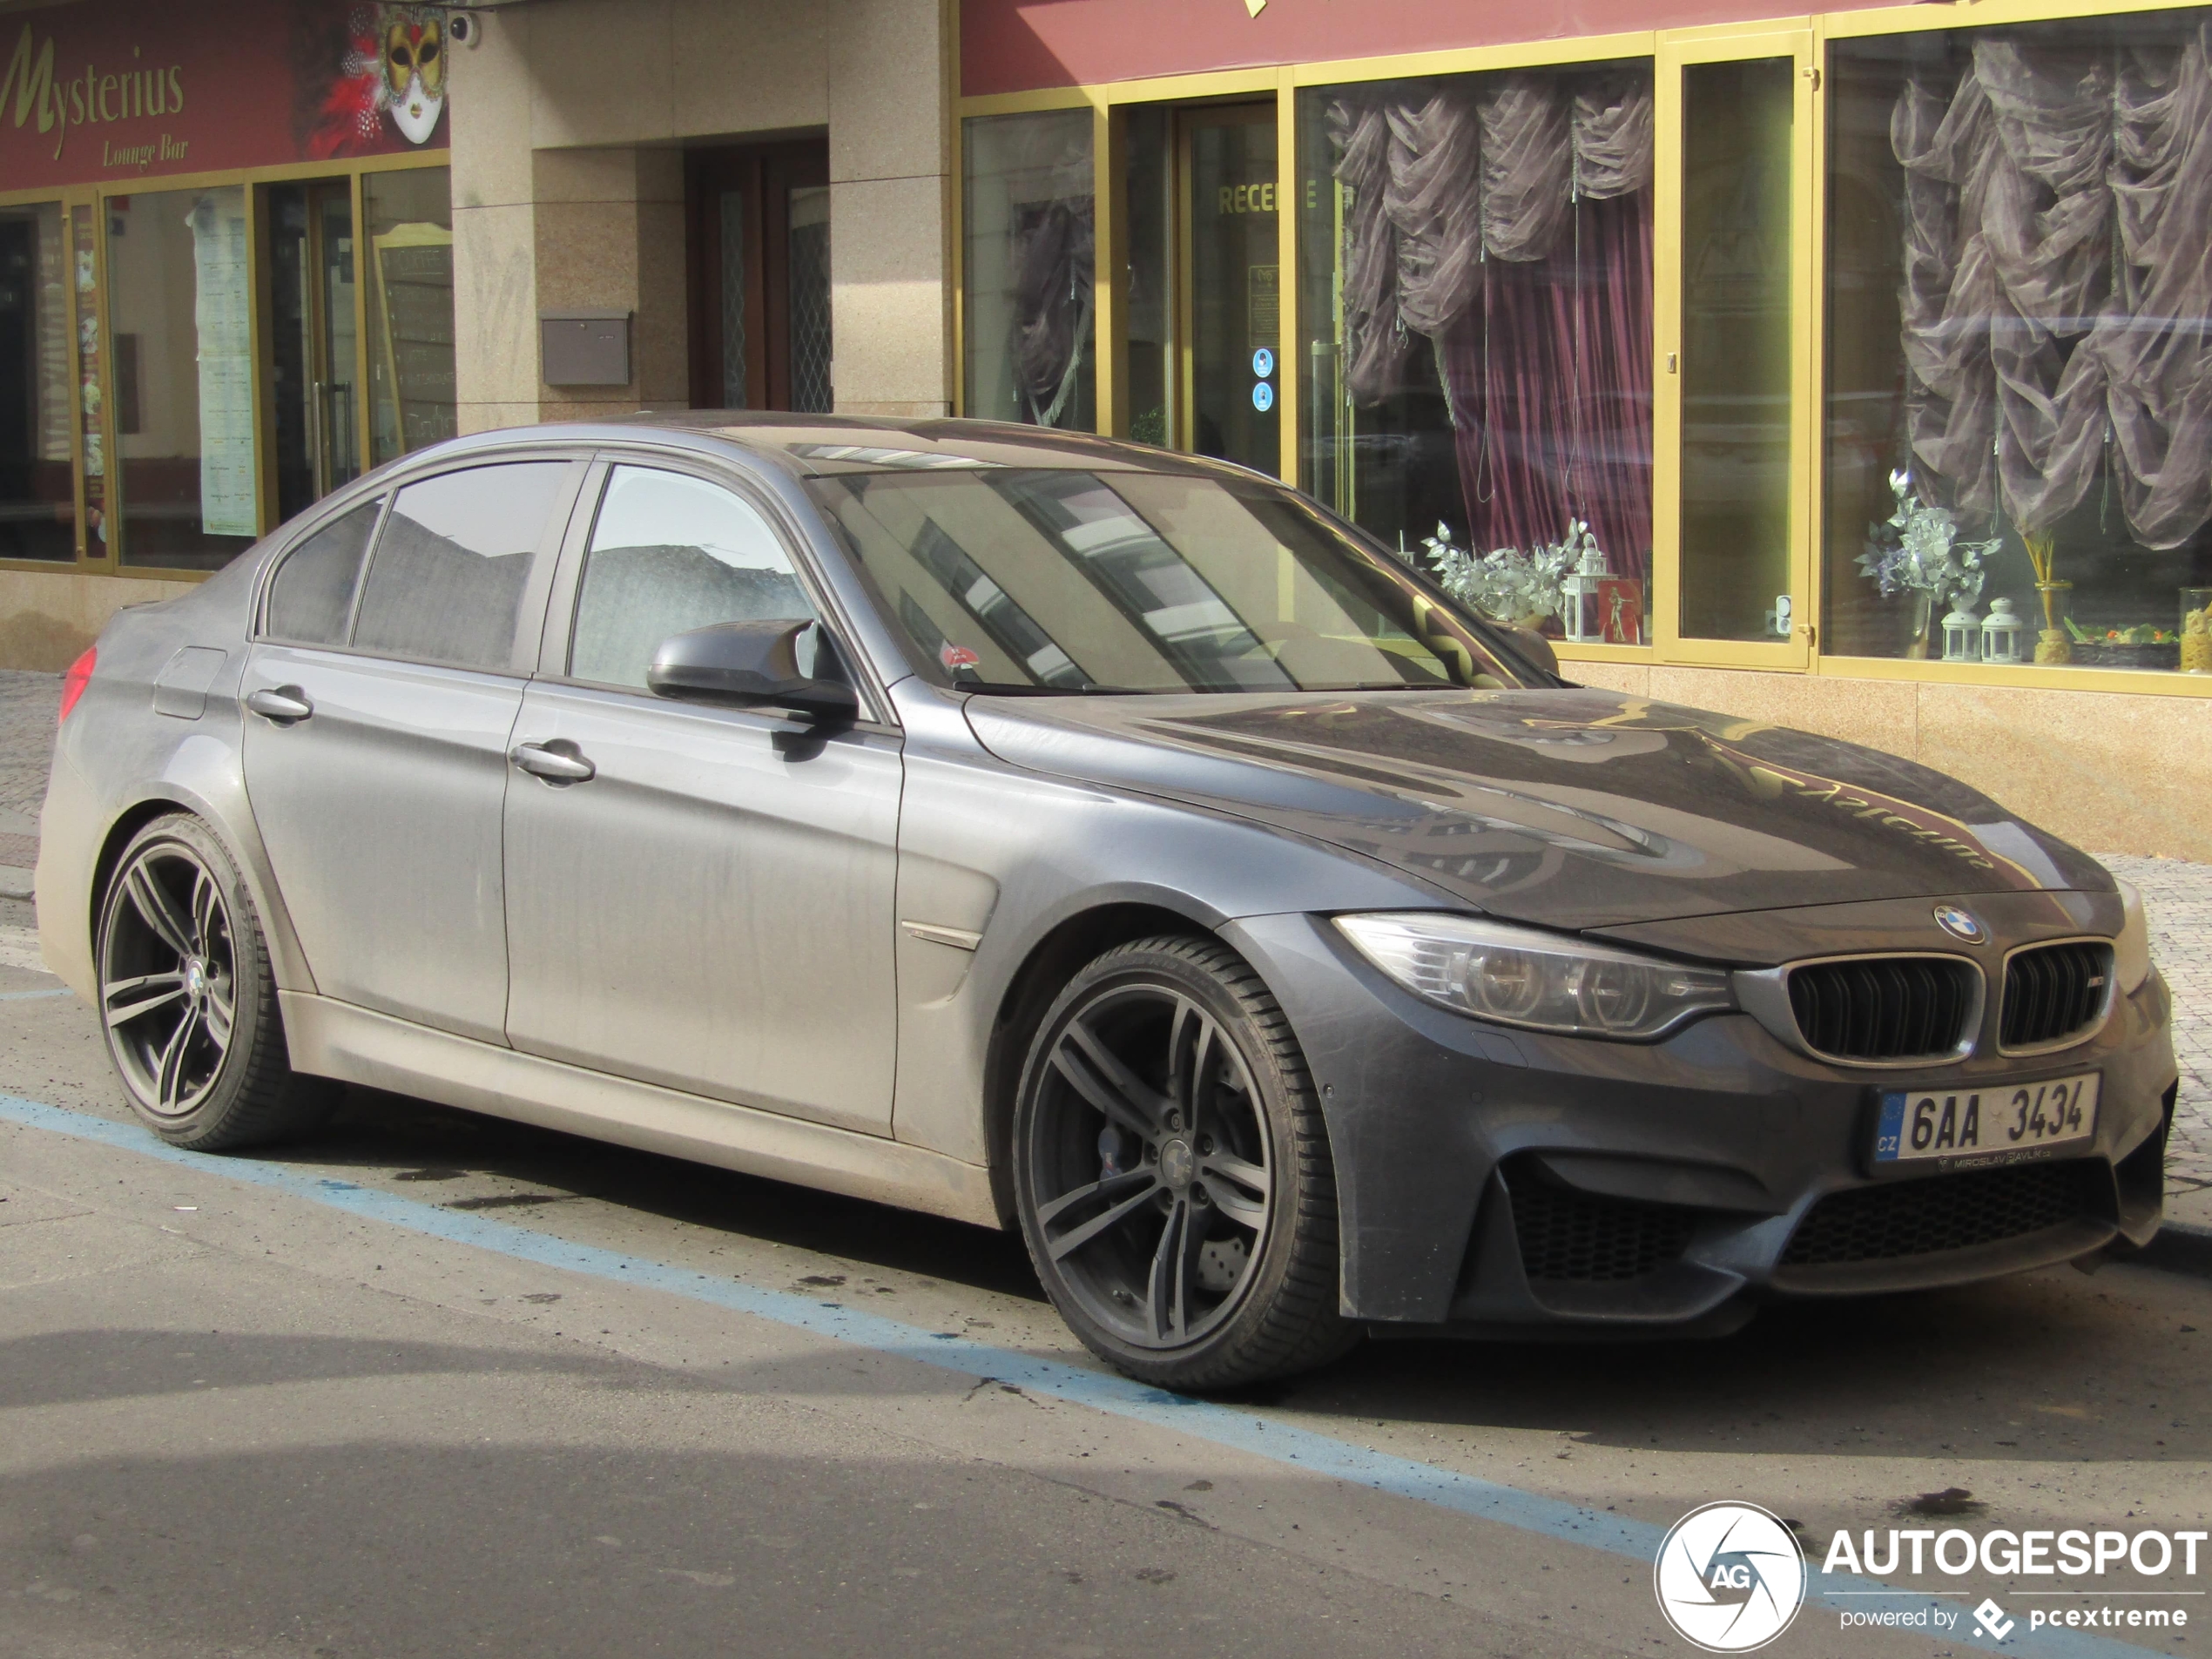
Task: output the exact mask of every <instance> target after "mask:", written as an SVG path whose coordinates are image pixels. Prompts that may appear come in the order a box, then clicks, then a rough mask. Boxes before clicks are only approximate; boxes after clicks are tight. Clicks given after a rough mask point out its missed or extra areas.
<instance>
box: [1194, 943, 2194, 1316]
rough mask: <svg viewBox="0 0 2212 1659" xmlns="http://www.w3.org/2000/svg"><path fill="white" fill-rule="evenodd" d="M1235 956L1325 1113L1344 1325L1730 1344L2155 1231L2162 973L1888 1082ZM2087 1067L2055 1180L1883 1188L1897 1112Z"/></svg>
mask: <svg viewBox="0 0 2212 1659" xmlns="http://www.w3.org/2000/svg"><path fill="white" fill-rule="evenodd" d="M1228 933H1229V936H1230V937H1231V941H1232V942H1234V943H1235V944H1236V945H1237V946H1238V948H1240V949H1242V950H1243V951H1244V953H1245V954H1247V956H1248V957H1249V958H1250V960H1251V961H1252V962H1253V964H1254V965H1255V966H1256V967H1257V968H1258V969H1259V971H1260V973H1261V974H1263V975H1264V977H1265V978H1266V980H1267V981H1268V983H1269V985H1270V986H1271V988H1272V989H1273V990H1274V992H1275V994H1276V996H1277V998H1278V1001H1281V1003H1282V1005H1283V1008H1284V1010H1285V1013H1286V1014H1287V1015H1289V1016H1290V1020H1291V1025H1292V1027H1293V1028H1294V1029H1295V1030H1296V1031H1297V1033H1298V1037H1299V1040H1300V1042H1301V1044H1302V1045H1303V1047H1304V1049H1305V1056H1306V1061H1307V1063H1308V1065H1309V1067H1310V1068H1311V1069H1312V1076H1313V1080H1314V1083H1315V1086H1316V1088H1317V1089H1318V1090H1319V1091H1320V1093H1321V1097H1322V1098H1321V1105H1322V1111H1323V1115H1324V1116H1325V1119H1326V1121H1327V1123H1328V1127H1329V1134H1330V1143H1331V1149H1332V1153H1333V1156H1334V1159H1335V1164H1336V1176H1337V1188H1338V1204H1339V1226H1340V1229H1341V1233H1342V1239H1343V1244H1342V1256H1343V1263H1342V1264H1343V1273H1342V1286H1343V1291H1342V1297H1343V1300H1342V1308H1343V1312H1345V1315H1346V1316H1347V1317H1349V1318H1356V1319H1360V1320H1364V1321H1366V1322H1369V1323H1370V1324H1372V1325H1376V1326H1378V1327H1381V1328H1382V1329H1384V1330H1385V1331H1386V1332H1387V1331H1389V1330H1392V1329H1393V1328H1394V1329H1396V1330H1397V1331H1399V1332H1402V1333H1405V1334H1413V1333H1415V1332H1420V1333H1423V1334H1465V1335H1511V1334H1524V1335H1529V1334H1545V1335H1553V1336H1559V1335H1568V1334H1573V1333H1575V1332H1582V1333H1587V1334H1590V1335H1608V1334H1610V1335H1622V1336H1627V1335H1633V1334H1636V1333H1639V1332H1643V1333H1649V1334H1664V1335H1683V1334H1689V1333H1705V1334H1719V1333H1722V1332H1726V1331H1730V1330H1733V1329H1735V1328H1737V1326H1739V1325H1742V1324H1743V1322H1744V1321H1745V1320H1747V1319H1748V1318H1750V1316H1751V1314H1752V1313H1753V1312H1755V1311H1756V1309H1757V1306H1758V1305H1759V1304H1760V1303H1761V1302H1762V1301H1764V1300H1769V1299H1772V1298H1777V1297H1784V1296H1791V1297H1807V1296H1832V1295H1839V1294H1854V1293H1862V1292H1867V1291H1893V1290H1905V1289H1919V1288H1925V1287H1928V1286H1933V1285H1955V1284H1963V1283H1967V1282H1971V1281H1973V1280H1978V1279H1984V1278H1995V1277H1999V1276H2001V1275H2004V1274H2008V1273H2014V1272H2020V1271H2025V1270H2027V1269H2029V1268H2033V1267H2040V1266H2045V1265H2048V1264H2052V1263H2054V1262H2060V1261H2067V1260H2070V1259H2073V1258H2078V1257H2081V1256H2084V1255H2087V1254H2089V1253H2091V1252H2093V1251H2098V1250H2101V1249H2102V1248H2104V1247H2105V1246H2107V1245H2109V1244H2114V1242H2115V1241H2120V1240H2125V1241H2127V1242H2128V1243H2130V1244H2144V1243H2147V1242H2148V1240H2149V1238H2151V1236H2152V1235H2153V1234H2154V1233H2155V1232H2156V1231H2157V1228H2158V1224H2159V1219H2160V1215H2161V1207H2162V1204H2163V1190H2164V1148H2165V1138H2166V1129H2167V1124H2168V1121H2169V1119H2170V1116H2171V1113H2172V1110H2173V1103H2174V1098H2175V1063H2174V1055H2173V1049H2172V1046H2171V1043H2170V1042H2169V1040H2168V1033H2167V1022H2168V995H2167V991H2166V987H2165V984H2164V981H2162V980H2161V979H2160V977H2159V976H2158V975H2157V974H2155V973H2154V974H2152V975H2151V976H2150V978H2149V979H2148V981H2145V982H2144V984H2143V985H2142V987H2141V988H2140V989H2139V990H2138V991H2137V992H2136V993H2135V994H2134V995H2132V996H2121V997H2115V998H2114V1001H2113V1005H2112V1007H2111V1008H2110V1010H2109V1012H2108V1014H2107V1017H2106V1019H2105V1021H2104V1022H2103V1023H2102V1025H2101V1026H2100V1027H2099V1028H2096V1029H2095V1030H2094V1032H2093V1033H2091V1034H2090V1035H2088V1036H2087V1037H2086V1038H2085V1039H2084V1040H2082V1041H2081V1042H2078V1043H2076V1044H2074V1045H2073V1046H2071V1047H2069V1048H2067V1049H2062V1050H2060V1051H2059V1052H2057V1053H2054V1054H2047V1055H2040V1056H2038V1057H2036V1058H2035V1059H2033V1060H2032V1061H2030V1060H2017V1059H2006V1058H2004V1057H2001V1056H2000V1055H1997V1054H1996V1053H1995V1052H1994V1045H1993V1043H1985V1044H1983V1045H1982V1047H1981V1049H1979V1050H1978V1052H1977V1053H1976V1054H1974V1055H1972V1056H1970V1057H1968V1058H1966V1059H1965V1060H1962V1061H1959V1062H1954V1063H1952V1064H1948V1065H1939V1066H1932V1067H1930V1068H1928V1069H1926V1070H1925V1071H1919V1070H1905V1071H1896V1070H1885V1069H1872V1068H1862V1067H1847V1066H1842V1065H1837V1064H1833V1063H1830V1062H1822V1061H1818V1060H1815V1059H1812V1058H1810V1057H1808V1056H1806V1055H1802V1054H1799V1053H1797V1051H1796V1050H1795V1049H1792V1048H1791V1047H1788V1046H1786V1045H1785V1044H1784V1043H1783V1042H1780V1041H1778V1040H1777V1038H1776V1037H1775V1036H1774V1035H1770V1033H1769V1031H1768V1030H1767V1029H1766V1028H1765V1027H1764V1026H1763V1025H1761V1024H1760V1023H1759V1022H1757V1021H1756V1020H1754V1019H1753V1018H1751V1017H1750V1015H1743V1014H1732V1015H1719V1016H1715V1017H1711V1018H1708V1019H1704V1020H1702V1021H1699V1022H1696V1023H1695V1024H1693V1025H1690V1026H1689V1027H1687V1028H1684V1029H1683V1030H1681V1031H1679V1032H1677V1033H1676V1035H1674V1036H1672V1037H1671V1038H1669V1039H1668V1040H1667V1041H1665V1042H1659V1043H1654V1044H1629V1043H1616V1042H1598V1041H1593V1040H1588V1039H1581V1038H1572V1037H1554V1036H1547V1035H1541V1034H1537V1033H1532V1032H1524V1031H1511V1030H1507V1029H1504V1028H1499V1027H1494V1026H1487V1025H1484V1024H1482V1023H1480V1022H1477V1021H1474V1020H1471V1019H1464V1018H1461V1017H1460V1016H1458V1015H1453V1014H1450V1013H1448V1012H1447V1011H1445V1010H1444V1009H1442V1008H1435V1007H1433V1006H1432V1005H1430V1004H1428V1003H1426V1002H1424V1001H1420V999H1419V998H1416V997H1414V996H1413V995H1410V994H1408V993H1406V992H1405V991H1403V990H1402V989H1400V988H1399V987H1398V986H1397V985H1395V984H1394V983H1393V982H1392V981H1389V980H1388V979H1386V977H1384V976H1383V975H1382V974H1379V972H1377V971H1376V970H1375V969H1374V968H1372V967H1371V966H1370V965H1369V964H1368V963H1367V962H1366V961H1365V960H1364V959H1362V958H1360V957H1359V955H1358V954H1357V953H1356V952H1354V951H1352V949H1351V948H1349V946H1347V945H1346V944H1345V942H1344V941H1343V940H1342V938H1341V936H1340V935H1339V934H1338V933H1337V931H1336V929H1335V927H1333V926H1332V925H1331V924H1330V923H1329V922H1328V921H1326V920H1325V918H1319V917H1314V916H1309V915H1303V914H1291V915H1274V916H1264V917H1255V918H1248V919H1246V920H1244V921H1241V922H1239V923H1237V924H1234V925H1233V926H1232V927H1231V928H1230V929H1229V930H1228ZM2089 1070H2094V1071H2097V1072H2099V1073H2101V1076H2102V1079H2103V1081H2102V1085H2101V1102H2100V1107H2099V1112H2098V1119H2097V1130H2096V1134H2095V1136H2094V1140H2092V1141H2091V1142H2089V1143H2087V1144H2086V1145H2082V1146H2078V1147H2071V1148H2067V1149H2066V1150H2065V1155H2064V1157H2062V1158H2059V1159H2054V1160H2051V1161H2043V1162H2033V1163H2019V1164H2014V1165H2010V1166H2006V1167H2004V1168H2000V1169H1983V1170H1946V1169H1942V1168H1938V1169H1935V1170H1926V1171H1922V1170H1919V1169H1917V1168H1916V1169H1914V1170H1912V1171H1911V1172H1909V1173H1898V1174H1892V1173H1889V1172H1887V1171H1885V1172H1884V1174H1883V1175H1882V1176H1880V1177H1876V1175H1875V1174H1874V1172H1873V1170H1872V1166H1871V1162H1870V1159H1871V1146H1872V1141H1873V1116H1874V1112H1875V1109H1876V1096H1877V1095H1878V1093H1879V1092H1880V1091H1881V1090H1882V1089H1917V1088H1920V1087H1924V1086H1925V1087H1927V1088H1930V1089H1942V1090H1949V1091H1959V1090H1965V1089H1978V1088H1979V1089H1988V1088H1993V1087H1994V1086H1995V1085H1997V1084H1998V1083H1999V1082H2005V1083H2007V1084H2013V1083H2018V1082H2028V1081H2033V1080H2036V1079H2043V1078H2052V1077H2057V1076H2066V1075H2071V1074H2074V1073H2079V1072H2083V1071H2089Z"/></svg>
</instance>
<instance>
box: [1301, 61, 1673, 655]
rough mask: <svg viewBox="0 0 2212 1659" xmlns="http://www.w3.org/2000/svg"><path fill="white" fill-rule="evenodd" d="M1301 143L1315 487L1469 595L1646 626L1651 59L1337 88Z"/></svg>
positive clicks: (1599, 633)
mask: <svg viewBox="0 0 2212 1659" xmlns="http://www.w3.org/2000/svg"><path fill="white" fill-rule="evenodd" d="M1298 152H1299V153H1298V178H1299V179H1300V181H1301V182H1300V184H1299V185H1298V213H1299V216H1300V218H1299V233H1300V234H1299V239H1298V246H1299V261H1300V265H1299V271H1298V282H1299V287H1300V303H1299V307H1298V315H1299V320H1300V328H1301V331H1302V332H1303V334H1304V335H1305V338H1304V340H1303V341H1301V342H1300V346H1299V350H1300V352H1301V356H1300V359H1299V361H1300V364H1301V374H1304V375H1305V376H1307V378H1308V383H1307V385H1306V387H1305V390H1304V391H1303V392H1302V394H1301V395H1300V399H1299V404H1300V407H1299V409H1298V421H1299V428H1300V442H1299V456H1300V482H1302V483H1303V485H1304V486H1305V489H1307V490H1308V491H1309V492H1311V493H1312V495H1314V496H1316V497H1318V499H1319V500H1321V501H1322V502H1325V503H1326V504H1328V505H1329V506H1330V507H1332V508H1333V509H1336V510H1337V511H1338V512H1339V513H1341V514H1343V515H1344V516H1345V517H1347V518H1349V519H1352V521H1353V522H1355V523H1358V524H1359V525H1360V526H1361V527H1362V528H1363V529H1366V530H1368V531H1369V532H1371V533H1372V535H1374V536H1376V537H1377V538H1378V539H1379V540H1380V541H1382V542H1383V543H1385V544H1386V545H1387V546H1389V547H1392V548H1393V549H1395V550H1398V551H1399V554H1400V555H1401V556H1404V557H1406V559H1408V560H1410V561H1413V562H1415V563H1419V564H1420V565H1421V566H1422V567H1423V568H1424V569H1431V568H1434V569H1437V570H1440V573H1441V574H1442V575H1444V576H1445V577H1446V578H1447V581H1449V582H1450V583H1451V584H1452V586H1453V591H1454V592H1455V593H1458V594H1460V595H1461V597H1465V598H1466V599H1467V600H1468V601H1469V602H1471V603H1474V604H1479V605H1480V606H1482V607H1483V608H1485V609H1487V610H1490V611H1492V612H1494V613H1495V614H1500V615H1503V616H1506V617H1508V618H1509V619H1511V620H1514V621H1519V622H1527V623H1530V624H1537V625H1541V626H1542V627H1543V628H1544V629H1546V630H1547V631H1550V632H1553V633H1559V632H1562V631H1563V632H1565V633H1566V634H1568V636H1570V637H1588V638H1593V639H1596V638H1601V637H1602V638H1603V639H1606V640H1609V641H1612V642H1614V643H1616V644H1643V643H1646V631H1645V623H1644V618H1645V617H1646V615H1647V614H1648V610H1649V606H1648V604H1647V597H1648V593H1649V587H1648V583H1649V576H1650V570H1651V546H1652V516H1651V442H1652V426H1651V408H1652V379H1651V370H1652V206H1653V197H1652V170H1653V154H1652V71H1651V65H1650V64H1649V62H1634V63H1619V64H1575V65H1570V66H1567V67H1562V68H1558V69H1540V70H1517V71H1509V72H1499V73H1487V74H1478V75H1462V76H1448V77H1435V78H1423V79H1420V80H1404V81H1378V82H1370V83H1365V84H1358V85H1350V86H1336V87H1317V88H1314V89H1312V90H1310V91H1303V92H1301V93H1299V95H1298ZM1576 576H1581V577H1586V578H1587V580H1586V581H1584V582H1583V583H1581V584H1580V590H1579V597H1576V594H1577V589H1576V588H1575V587H1573V586H1568V584H1567V582H1566V580H1564V578H1571V577H1576ZM1569 606H1572V607H1573V614H1571V615H1570V614H1566V613H1567V611H1568V607H1569Z"/></svg>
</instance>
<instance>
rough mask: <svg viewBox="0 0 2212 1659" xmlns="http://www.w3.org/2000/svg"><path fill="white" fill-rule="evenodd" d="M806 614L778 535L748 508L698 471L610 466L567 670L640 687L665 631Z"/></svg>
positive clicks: (810, 613)
mask: <svg viewBox="0 0 2212 1659" xmlns="http://www.w3.org/2000/svg"><path fill="white" fill-rule="evenodd" d="M813 615H814V607H813V605H812V604H808V603H807V600H806V593H805V592H804V591H803V590H801V589H800V587H799V579H798V577H796V576H795V575H793V573H792V563H791V556H790V554H789V553H788V552H787V551H786V550H785V547H784V543H783V539H782V538H781V537H780V536H778V535H777V534H776V532H775V530H774V529H772V527H771V526H770V525H769V523H768V521H767V520H766V519H765V518H763V517H762V516H760V514H759V513H758V512H757V511H755V510H754V509H752V507H750V506H748V505H747V504H746V503H745V502H743V501H742V500H740V499H739V498H738V497H737V496H733V495H732V494H731V493H730V492H729V491H728V490H726V489H722V488H721V487H720V486H719V485H717V484H711V483H708V482H706V481H705V479H701V478H692V477H688V476H686V475H685V474H683V473H680V472H661V471H658V470H656V469H652V468H650V467H617V468H616V469H614V470H613V472H612V473H610V475H608V478H607V490H606V494H605V495H604V496H603V497H601V499H600V504H599V516H598V520H597V523H594V524H593V525H592V527H591V547H590V552H589V554H588V555H587V556H586V557H585V560H584V565H583V590H582V591H581V593H580V594H579V595H578V597H577V606H576V634H575V638H574V642H573V644H572V645H571V646H570V655H569V672H570V674H572V675H573V676H575V678H577V679H582V680H596V681H597V682H598V683H599V684H601V685H634V686H637V687H638V688H640V689H641V690H642V689H643V688H644V684H645V671H646V669H648V668H649V667H651V665H652V660H653V652H654V651H656V650H657V649H658V647H659V644H660V643H661V641H662V640H664V639H666V638H667V637H669V636H670V635H671V634H680V633H686V632H689V631H691V629H694V628H706V627H711V626H712V625H713V624H716V623H718V622H769V621H774V620H778V619H780V618H790V619H792V620H794V621H795V620H800V619H811V618H812V617H813Z"/></svg>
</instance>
